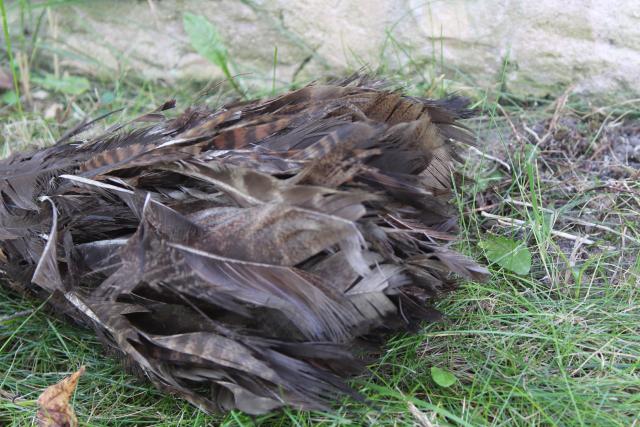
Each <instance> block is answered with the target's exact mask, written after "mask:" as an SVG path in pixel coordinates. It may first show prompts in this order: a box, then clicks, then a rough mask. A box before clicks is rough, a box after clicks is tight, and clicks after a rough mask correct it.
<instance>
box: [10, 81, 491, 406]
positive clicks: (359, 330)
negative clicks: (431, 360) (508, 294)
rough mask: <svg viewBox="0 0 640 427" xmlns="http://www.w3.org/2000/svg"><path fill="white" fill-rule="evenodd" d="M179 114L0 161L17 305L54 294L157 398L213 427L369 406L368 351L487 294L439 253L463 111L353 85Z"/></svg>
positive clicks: (467, 271) (475, 270)
mask: <svg viewBox="0 0 640 427" xmlns="http://www.w3.org/2000/svg"><path fill="white" fill-rule="evenodd" d="M171 107H173V103H171V102H169V103H166V104H165V105H163V106H161V107H159V108H158V109H156V110H155V111H153V112H151V113H149V114H145V115H142V116H140V117H138V118H136V119H134V120H133V121H131V122H129V123H128V124H125V125H126V126H125V125H118V126H115V127H113V128H111V129H110V130H108V131H107V132H106V133H104V134H103V135H101V136H99V137H97V138H94V139H91V140H80V139H76V140H75V141H72V142H71V143H63V142H64V141H61V142H60V143H58V144H56V145H54V146H53V147H50V148H46V149H43V150H40V151H37V152H34V153H29V154H17V155H14V156H13V157H11V158H8V159H5V160H3V161H1V162H0V192H1V196H2V197H1V198H0V255H2V256H0V263H2V264H3V270H4V271H5V272H6V274H7V275H8V276H9V278H10V279H11V281H12V283H14V285H13V286H14V287H15V286H16V285H15V283H21V284H22V289H24V290H25V291H29V290H33V291H35V292H34V293H35V294H36V295H38V296H40V297H46V296H47V295H49V294H54V297H55V298H54V299H53V300H55V301H57V303H59V304H62V305H63V306H64V310H65V312H66V313H70V314H71V315H72V316H74V317H76V318H77V319H78V320H80V321H81V322H83V323H85V324H90V325H92V326H93V327H94V328H95V330H96V333H97V334H98V336H100V337H102V339H103V340H104V341H105V343H106V344H107V345H109V346H110V347H111V348H115V349H117V350H118V351H119V352H121V353H122V354H123V355H124V356H126V358H127V359H128V360H129V361H130V362H131V363H132V364H133V365H135V366H137V368H138V370H140V371H141V372H143V373H144V374H145V375H146V377H147V378H149V379H150V380H151V381H152V382H153V383H154V384H156V385H157V386H158V387H159V388H161V389H163V390H166V391H169V392H172V393H177V394H178V395H180V396H182V397H183V398H185V399H187V400H189V401H190V402H191V403H193V404H194V405H197V406H198V407H201V408H203V409H204V410H207V411H228V410H231V409H234V408H238V409H241V410H243V411H246V412H248V413H251V414H259V413H264V412H267V411H271V410H274V409H276V408H280V407H282V406H285V405H290V406H293V407H296V408H302V409H327V408H329V407H331V405H332V403H333V402H335V401H336V400H337V399H339V398H340V396H343V395H350V396H352V397H355V398H358V395H357V393H354V392H353V391H352V390H351V389H350V388H349V387H348V386H347V385H346V383H345V380H346V379H347V378H349V376H351V375H353V374H355V373H356V372H359V371H360V370H361V364H360V363H359V362H358V361H357V359H356V358H355V357H354V356H353V354H352V352H351V350H350V349H351V348H352V347H353V346H354V345H356V343H358V345H360V344H361V343H362V342H363V340H364V339H367V340H371V339H372V338H374V337H376V336H382V334H384V333H386V332H388V331H394V330H403V329H404V330H409V331H411V330H414V329H415V327H416V325H417V324H418V323H419V322H420V321H423V320H428V321H434V320H437V319H438V318H439V316H440V314H439V313H438V312H437V310H435V309H433V308H432V306H431V305H432V302H433V299H434V298H436V297H437V296H438V295H439V294H440V293H441V292H443V291H446V290H448V289H451V288H452V287H453V285H452V283H453V281H452V278H451V273H455V274H456V275H458V276H461V277H465V278H469V279H472V280H482V279H483V278H484V277H485V276H486V274H487V271H486V270H485V269H484V268H483V267H480V266H478V265H477V264H475V263H474V262H473V261H472V260H470V259H468V258H467V257H465V256H463V255H461V254H459V253H457V252H454V251H453V250H451V249H449V248H447V247H445V246H444V245H441V244H440V243H439V242H442V241H450V240H452V239H453V237H454V236H453V235H452V233H453V226H454V225H455V217H454V216H453V210H452V209H451V207H450V206H449V204H448V202H449V197H450V194H451V178H452V176H455V175H454V174H453V173H452V166H453V165H454V163H455V162H456V161H457V160H459V158H460V157H459V155H458V153H457V143H458V142H462V143H467V144H468V143H472V142H474V141H473V135H472V133H471V132H470V131H469V130H468V129H467V128H465V127H464V126H463V125H461V124H460V123H459V119H462V118H466V117H469V115H470V113H471V112H470V111H469V110H468V109H467V103H466V102H465V101H464V100H462V99H460V98H448V99H445V100H428V99H422V98H414V97H408V96H404V95H403V94H402V93H401V92H399V91H390V90H387V89H386V84H385V83H384V82H381V81H377V80H375V79H371V78H368V77H366V76H360V75H354V76H351V77H349V78H347V79H345V80H343V81H341V82H338V83H335V84H330V85H310V86H307V87H305V88H302V89H299V90H296V91H293V92H290V93H288V94H284V95H282V96H279V97H276V98H273V99H269V100H260V101H252V102H244V103H239V104H233V105H228V106H226V107H223V108H220V109H218V110H216V111H209V110H207V109H206V108H196V109H189V110H187V111H186V112H185V113H183V114H182V115H180V116H178V117H177V118H175V119H165V118H164V116H163V115H162V113H161V112H162V111H163V110H165V109H167V108H171ZM131 127H133V129H131ZM80 131H82V128H78V129H76V130H74V131H73V132H72V133H70V134H69V136H68V137H66V138H65V139H70V138H71V137H73V135H76V134H78V132H80ZM76 136H77V135H76ZM378 341H379V340H378Z"/></svg>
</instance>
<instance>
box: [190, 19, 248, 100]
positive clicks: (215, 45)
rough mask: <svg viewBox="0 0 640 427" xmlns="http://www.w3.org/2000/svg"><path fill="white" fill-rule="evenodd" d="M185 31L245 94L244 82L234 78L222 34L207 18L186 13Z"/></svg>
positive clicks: (233, 84) (192, 42) (201, 50)
mask: <svg viewBox="0 0 640 427" xmlns="http://www.w3.org/2000/svg"><path fill="white" fill-rule="evenodd" d="M182 23H183V25H184V31H185V32H186V33H187V35H188V36H189V40H190V41H191V46H193V48H194V49H195V50H196V51H197V52H198V53H199V54H200V55H202V56H203V57H205V58H206V59H208V60H209V61H210V62H212V63H213V64H215V65H217V66H218V67H220V69H221V70H222V73H223V74H224V76H225V77H226V78H227V80H228V81H229V83H231V86H233V88H234V89H235V90H236V91H237V92H238V93H239V94H241V95H243V96H244V90H243V89H242V83H241V82H240V81H239V80H238V81H236V79H234V78H233V76H232V75H231V68H232V67H230V61H229V55H228V53H227V48H226V47H225V45H224V41H223V40H222V37H220V34H219V33H218V31H217V30H216V27H214V26H213V24H212V23H211V22H209V20H207V18H205V17H204V16H201V15H194V14H192V13H185V14H184V16H183V17H182Z"/></svg>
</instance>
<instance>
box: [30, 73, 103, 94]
mask: <svg viewBox="0 0 640 427" xmlns="http://www.w3.org/2000/svg"><path fill="white" fill-rule="evenodd" d="M32 80H33V82H34V83H36V84H38V85H40V86H42V87H43V88H45V89H48V90H52V91H55V92H60V93H64V94H66V95H81V94H83V93H84V92H86V91H88V90H89V89H91V83H89V80H87V79H86V78H85V77H78V76H62V77H56V76H54V75H53V74H45V75H44V77H39V76H34V77H33V78H32Z"/></svg>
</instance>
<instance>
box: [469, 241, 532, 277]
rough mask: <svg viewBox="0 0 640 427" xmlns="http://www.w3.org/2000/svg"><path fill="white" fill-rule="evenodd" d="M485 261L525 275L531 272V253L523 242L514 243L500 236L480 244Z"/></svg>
mask: <svg viewBox="0 0 640 427" xmlns="http://www.w3.org/2000/svg"><path fill="white" fill-rule="evenodd" d="M480 247H481V248H482V249H484V250H485V253H486V256H487V259H488V260H489V261H491V262H495V263H496V264H498V265H499V266H501V267H503V268H505V269H507V270H509V271H513V272H514V273H516V274H520V275H525V274H528V273H529V270H531V252H529V249H528V248H527V246H526V245H525V243H524V242H519V241H515V240H512V239H508V238H506V237H502V236H491V237H489V238H488V239H486V240H483V241H482V242H480Z"/></svg>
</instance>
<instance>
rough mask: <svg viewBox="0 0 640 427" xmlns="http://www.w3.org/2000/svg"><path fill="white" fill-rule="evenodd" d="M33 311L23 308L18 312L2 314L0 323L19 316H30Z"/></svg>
mask: <svg viewBox="0 0 640 427" xmlns="http://www.w3.org/2000/svg"><path fill="white" fill-rule="evenodd" d="M31 313H33V310H22V311H18V312H17V313H13V314H9V315H7V316H1V317H0V323H2V322H6V321H7V320H12V319H15V318H17V317H22V316H28V315H29V314H31Z"/></svg>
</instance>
